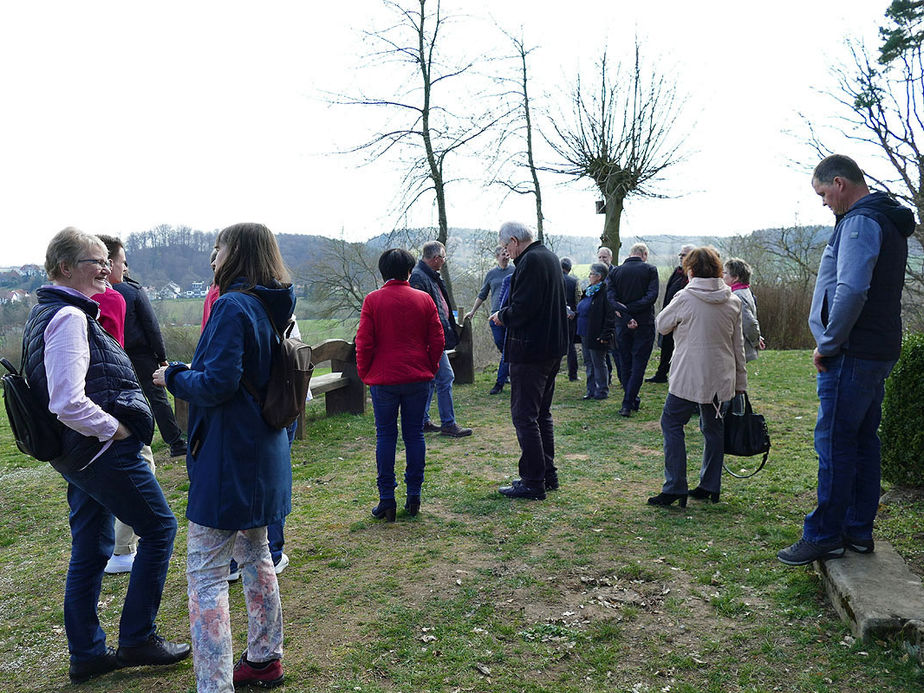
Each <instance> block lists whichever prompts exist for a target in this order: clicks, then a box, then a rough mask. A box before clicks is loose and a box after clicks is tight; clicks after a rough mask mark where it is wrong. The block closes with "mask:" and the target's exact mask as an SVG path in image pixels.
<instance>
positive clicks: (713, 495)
mask: <svg viewBox="0 0 924 693" xmlns="http://www.w3.org/2000/svg"><path fill="white" fill-rule="evenodd" d="M690 498H695V499H696V500H706V499H707V498H708V499H709V500H711V501H712V502H713V503H718V502H719V492H718V491H707V490H706V489H704V488H703V487H702V486H697V487H696V488H695V489H693V490H692V491H690Z"/></svg>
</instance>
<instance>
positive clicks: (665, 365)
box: [655, 332, 674, 380]
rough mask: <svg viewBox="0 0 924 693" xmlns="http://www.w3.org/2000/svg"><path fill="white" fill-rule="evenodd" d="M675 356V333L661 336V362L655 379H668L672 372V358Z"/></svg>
mask: <svg viewBox="0 0 924 693" xmlns="http://www.w3.org/2000/svg"><path fill="white" fill-rule="evenodd" d="M673 355H674V333H673V332H668V333H667V334H665V335H661V360H660V361H659V362H658V372H657V373H655V377H656V378H658V379H659V380H660V379H663V378H666V377H667V374H668V373H669V372H670V370H671V356H673Z"/></svg>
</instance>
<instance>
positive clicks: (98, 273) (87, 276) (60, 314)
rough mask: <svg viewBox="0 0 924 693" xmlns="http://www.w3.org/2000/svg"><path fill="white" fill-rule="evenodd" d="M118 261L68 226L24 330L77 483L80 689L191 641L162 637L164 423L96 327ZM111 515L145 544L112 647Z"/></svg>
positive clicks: (72, 642) (73, 613)
mask: <svg viewBox="0 0 924 693" xmlns="http://www.w3.org/2000/svg"><path fill="white" fill-rule="evenodd" d="M110 267H111V264H110V262H109V256H108V253H107V250H106V246H105V245H104V244H103V243H102V241H100V240H99V239H98V238H96V237H95V236H91V235H89V234H86V233H83V232H82V231H78V230H77V229H75V228H70V227H69V228H66V229H64V230H63V231H61V232H59V233H58V234H57V235H56V236H55V237H54V238H53V239H52V240H51V243H49V245H48V250H47V252H46V254H45V269H46V271H47V272H48V277H49V278H50V279H51V285H50V286H43V287H41V288H40V289H39V290H38V291H37V292H36V293H37V294H38V300H39V302H38V305H36V306H35V307H34V308H33V309H32V312H31V313H30V314H29V319H28V321H27V322H26V326H25V329H24V332H23V344H24V345H25V349H24V353H23V369H24V372H25V374H26V379H27V380H28V382H29V386H30V387H31V389H32V392H33V393H34V394H35V396H36V398H38V399H39V400H40V401H41V403H42V404H44V405H45V406H46V407H47V408H48V410H49V411H50V412H51V413H52V414H53V415H55V416H56V417H57V419H58V421H59V422H60V423H61V424H62V425H61V427H60V435H61V449H62V455H61V456H60V457H58V458H56V459H54V460H52V462H51V464H52V466H53V467H54V468H55V469H56V470H57V471H58V472H60V474H61V476H63V477H64V479H65V480H66V481H67V502H68V506H69V507H70V527H71V560H70V565H69V566H68V571H67V583H66V586H65V588H64V629H65V631H66V633H67V645H68V650H69V651H70V670H69V675H70V679H71V681H72V682H73V683H82V682H84V681H87V680H89V679H91V678H94V677H96V676H100V675H102V674H105V673H107V672H109V671H112V670H114V669H118V668H120V667H126V666H141V665H149V664H173V663H174V662H178V661H179V660H181V659H183V658H184V657H186V656H187V655H188V654H189V645H186V644H182V643H173V642H169V641H167V640H164V638H162V637H161V636H160V635H158V634H157V629H156V626H155V624H154V619H155V618H156V616H157V611H158V608H159V607H160V600H161V595H162V594H163V591H164V582H165V580H166V578H167V568H168V566H169V562H170V555H171V554H172V553H173V539H174V536H175V535H176V530H177V522H176V517H174V515H173V512H172V511H171V510H170V507H169V505H167V501H166V499H165V498H164V494H163V491H161V488H160V486H159V485H158V483H157V481H156V480H155V479H154V474H153V473H152V472H151V470H150V468H149V467H148V465H147V463H146V462H145V461H144V459H143V458H142V456H141V446H142V445H144V444H150V442H151V437H152V436H153V435H154V419H153V416H152V414H151V407H150V406H149V405H148V402H147V400H146V399H145V398H144V394H143V393H142V391H141V385H140V384H139V383H138V378H137V377H136V375H135V371H134V369H133V368H132V364H131V361H130V360H129V359H128V356H126V354H125V351H123V349H122V347H121V346H119V344H118V343H117V342H116V341H115V339H113V338H112V337H111V336H110V335H109V334H107V333H106V332H105V331H104V330H103V327H102V326H101V325H100V323H99V322H98V317H99V304H98V303H96V302H95V301H93V300H91V298H90V297H91V296H94V295H97V294H100V293H103V292H104V291H105V289H106V285H107V278H108V277H109V273H110ZM113 516H115V517H117V518H119V519H120V520H121V521H122V522H124V523H125V524H127V525H129V526H131V527H134V529H135V531H136V532H137V533H138V536H140V537H141V541H140V542H139V545H138V554H137V557H136V558H135V560H134V562H133V565H132V568H131V579H130V580H129V583H128V591H127V592H126V594H125V604H124V606H123V608H122V617H121V619H120V622H119V648H118V650H115V649H114V648H112V647H107V645H106V634H105V632H104V631H103V629H102V627H101V626H100V622H99V614H98V602H99V595H100V587H101V585H102V578H103V569H104V568H105V567H106V563H107V561H108V560H109V556H110V555H111V554H112V549H113V545H114V535H113Z"/></svg>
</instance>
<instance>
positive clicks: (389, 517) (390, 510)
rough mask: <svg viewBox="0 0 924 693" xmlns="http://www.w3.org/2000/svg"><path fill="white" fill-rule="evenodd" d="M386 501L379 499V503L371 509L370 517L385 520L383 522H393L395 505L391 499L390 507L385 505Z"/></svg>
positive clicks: (395, 512) (395, 510) (395, 511)
mask: <svg viewBox="0 0 924 693" xmlns="http://www.w3.org/2000/svg"><path fill="white" fill-rule="evenodd" d="M387 503H388V501H381V500H380V501H379V504H378V505H377V506H375V507H374V508H373V509H372V517H374V518H375V519H376V520H385V522H394V521H395V515H396V514H397V505H396V504H395V501H394V500H392V501H391V506H390V507H387V508H386V507H385V505H386V504H387Z"/></svg>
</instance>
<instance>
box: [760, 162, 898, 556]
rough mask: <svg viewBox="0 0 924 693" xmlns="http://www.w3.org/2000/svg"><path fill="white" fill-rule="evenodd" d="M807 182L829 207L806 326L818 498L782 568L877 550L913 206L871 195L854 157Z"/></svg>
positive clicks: (822, 168)
mask: <svg viewBox="0 0 924 693" xmlns="http://www.w3.org/2000/svg"><path fill="white" fill-rule="evenodd" d="M812 187H813V188H814V189H815V192H816V193H817V194H818V195H819V197H821V201H822V204H823V205H825V206H826V207H828V208H830V210H831V211H832V212H834V217H835V219H836V224H835V226H834V233H833V234H832V235H831V238H829V239H828V244H827V245H826V246H825V249H824V252H823V253H822V256H821V264H820V266H819V268H818V277H817V279H816V280H815V293H814V295H813V296H812V307H811V310H810V311H809V327H810V328H811V330H812V336H814V337H815V343H816V344H817V346H816V347H815V352H814V354H813V355H812V360H813V362H814V365H815V369H816V370H817V371H818V376H817V380H818V420H817V422H816V424H815V452H816V453H818V505H817V507H816V508H815V510H813V511H812V512H811V513H809V514H808V515H806V517H805V522H804V524H803V529H802V538H801V539H800V540H799V541H797V542H796V543H795V544H793V545H792V546H789V547H787V548H785V549H783V550H782V551H780V552H779V553H777V558H779V560H780V561H781V562H783V563H785V564H787V565H807V564H809V563H812V562H813V561H818V560H825V559H828V558H839V557H840V556H843V555H844V549H845V548H847V549H850V550H852V551H856V552H857V553H872V552H873V548H874V545H873V521H874V520H875V518H876V511H877V510H878V508H879V492H880V488H879V478H880V463H881V458H880V454H879V437H878V435H877V434H876V431H877V429H878V428H879V421H880V419H881V418H882V398H883V394H884V383H885V379H886V377H888V375H889V373H890V372H891V370H892V366H894V365H895V362H896V360H898V357H899V355H900V353H901V346H902V317H901V309H902V289H903V285H904V281H905V263H906V261H907V259H908V236H910V235H911V234H912V232H913V231H914V228H915V223H914V215H913V214H912V213H911V210H909V209H907V208H905V207H903V206H901V205H900V204H898V203H897V202H896V201H895V200H893V199H892V198H891V197H889V196H888V195H886V194H885V193H878V192H877V193H872V194H870V191H869V188H868V187H867V185H866V180H865V179H864V177H863V172H862V171H861V170H860V167H859V166H857V164H856V162H855V161H853V159H850V158H848V157H846V156H842V155H839V154H835V155H832V156H829V157H827V158H825V159H823V160H822V161H821V163H820V164H818V166H816V167H815V173H814V175H813V176H812Z"/></svg>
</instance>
